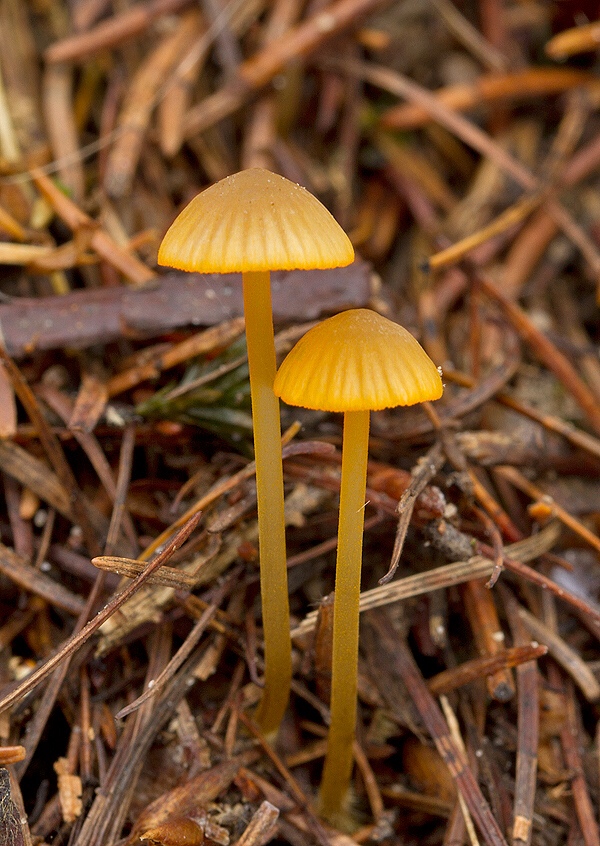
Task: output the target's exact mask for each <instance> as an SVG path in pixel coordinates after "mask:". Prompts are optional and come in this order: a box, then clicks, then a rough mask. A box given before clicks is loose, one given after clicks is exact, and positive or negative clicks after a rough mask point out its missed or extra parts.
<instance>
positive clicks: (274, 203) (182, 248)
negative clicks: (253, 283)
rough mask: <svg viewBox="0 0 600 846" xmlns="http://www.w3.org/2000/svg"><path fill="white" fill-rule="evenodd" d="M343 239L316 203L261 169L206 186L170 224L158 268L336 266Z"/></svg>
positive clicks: (343, 260) (346, 257)
mask: <svg viewBox="0 0 600 846" xmlns="http://www.w3.org/2000/svg"><path fill="white" fill-rule="evenodd" d="M353 259H354V249H353V247H352V244H351V243H350V239H349V238H348V236H347V235H346V233H345V232H344V230H343V229H342V228H341V227H340V225H339V224H338V223H337V221H336V220H335V219H334V218H333V217H332V215H331V214H330V213H329V212H328V211H327V209H326V208H325V206H323V205H322V204H321V203H320V202H319V200H317V198H316V197H313V195H312V194H311V193H310V192H309V191H307V190H306V188H302V187H301V186H300V185H296V184H295V183H293V182H290V181H289V180H288V179H285V178H284V177H283V176H279V175H278V174H275V173H270V172H269V171H268V170H263V169H262V168H250V169H249V170H242V171H240V172H239V173H234V174H233V176H227V177H225V179H221V181H220V182H217V183H216V184H215V185H211V187H210V188H207V189H206V190H205V191H203V192H202V193H201V194H198V196H197V197H194V199H193V200H192V201H191V203H189V204H188V205H187V206H186V207H185V208H184V209H183V211H182V212H181V213H180V214H179V216H178V217H177V218H176V219H175V221H174V222H173V223H172V225H171V227H170V229H169V230H168V231H167V234H166V235H165V237H164V239H163V242H162V244H161V245H160V249H159V251H158V263H159V264H165V265H169V266H170V267H176V268H179V269H180V270H193V271H197V272H200V273H236V272H245V271H265V270H294V269H298V268H299V269H304V270H309V269H315V268H327V267H343V266H345V265H347V264H350V263H351V262H352V261H353Z"/></svg>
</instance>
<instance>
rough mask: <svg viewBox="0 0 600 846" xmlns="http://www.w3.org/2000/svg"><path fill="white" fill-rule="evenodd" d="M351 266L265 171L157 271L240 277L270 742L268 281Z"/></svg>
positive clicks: (286, 639) (173, 243)
mask: <svg viewBox="0 0 600 846" xmlns="http://www.w3.org/2000/svg"><path fill="white" fill-rule="evenodd" d="M353 258H354V250H353V248H352V244H351V243H350V240H349V239H348V237H347V235H346V234H345V233H344V231H343V230H342V229H341V227H340V226H339V225H338V223H337V222H336V221H335V219H334V218H333V217H332V216H331V214H330V213H329V212H328V211H327V209H326V208H325V207H324V206H323V205H322V204H321V203H320V202H319V201H318V200H317V199H316V198H315V197H313V196H312V194H310V193H309V192H308V191H307V190H306V189H304V188H302V187H301V186H299V185H296V184H294V183H293V182H290V181H289V180H287V179H284V177H282V176H278V175H277V174H274V173H270V172H269V171H267V170H262V169H260V168H252V169H249V170H243V171H241V172H240V173H236V174H234V175H233V176H228V177H226V178H225V179H222V180H221V181H220V182H217V183H216V184H215V185H212V186H211V187H210V188H207V189H206V190H205V191H203V192H202V193H201V194H199V195H198V196H197V197H195V198H194V199H193V200H192V201H191V202H190V203H189V205H187V206H186V207H185V208H184V209H183V211H182V212H181V213H180V214H179V216H178V217H177V218H176V220H175V221H174V223H173V224H172V225H171V227H170V229H169V230H168V231H167V234H166V235H165V237H164V239H163V242H162V244H161V246H160V250H159V253H158V262H159V264H164V265H169V266H171V267H176V268H179V269H181V270H191V271H198V272H200V273H235V272H241V273H242V280H243V290H244V313H245V318H246V342H247V346H248V366H249V370H250V392H251V398H252V417H253V426H254V452H255V460H256V493H257V501H258V535H259V553H260V582H261V600H262V617H263V632H264V643H265V674H264V681H265V687H264V691H263V695H262V699H261V702H260V704H259V707H258V710H257V712H256V715H255V716H256V720H257V722H258V724H259V726H260V727H261V729H262V731H263V732H264V733H265V735H267V736H273V735H274V734H275V732H276V731H277V729H278V728H279V724H280V722H281V718H282V716H283V713H284V711H285V708H286V705H287V701H288V698H289V688H290V681H291V675H292V666H291V643H290V622H289V603H288V588H287V570H286V553H285V525H284V512H283V472H282V467H281V425H280V419H279V402H278V400H277V398H276V397H275V394H274V393H273V381H274V379H275V372H276V361H275V345H274V340H273V316H272V309H271V285H270V271H271V270H293V269H296V268H300V269H314V268H328V267H342V266H344V265H347V264H350V263H351V262H352V260H353Z"/></svg>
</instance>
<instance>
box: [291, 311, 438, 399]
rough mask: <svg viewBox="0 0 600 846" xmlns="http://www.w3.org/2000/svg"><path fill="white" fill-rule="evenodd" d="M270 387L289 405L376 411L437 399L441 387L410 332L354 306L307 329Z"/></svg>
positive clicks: (373, 313) (435, 371) (433, 369)
mask: <svg viewBox="0 0 600 846" xmlns="http://www.w3.org/2000/svg"><path fill="white" fill-rule="evenodd" d="M274 390H275V394H276V395H277V396H278V397H280V398H281V399H282V400H283V401H284V402H286V403H288V404H289V405H299V406H303V407H304V408H313V409H319V410H321V411H364V410H367V409H370V410H373V411H376V410H378V409H382V408H393V407H394V406H397V405H414V404H415V403H418V402H423V401H424V400H436V399H439V398H440V397H441V395H442V391H443V386H442V379H441V376H440V373H439V371H438V369H437V368H436V366H435V364H434V363H433V361H432V360H431V359H430V358H429V356H428V355H427V353H426V352H425V350H424V349H423V347H422V346H421V345H420V344H419V342H418V341H417V340H415V338H414V337H413V336H412V335H411V334H410V332H408V331H407V330H406V329H404V327H403V326H400V325H399V324H397V323H393V322H392V321H391V320H388V319H387V318H385V317H382V316H381V315H379V314H377V312H374V311H370V310H369V309H364V308H358V309H351V310H350V311H344V312H342V313H341V314H336V315H335V317H330V318H329V319H328V320H324V321H323V323H319V324H318V326H314V327H313V328H312V329H309V331H308V332H307V333H306V335H304V336H303V337H302V338H300V340H299V341H298V343H297V344H296V346H295V347H294V348H293V349H292V350H291V352H290V353H289V354H288V356H287V357H286V359H285V360H284V361H283V363H282V365H281V367H280V368H279V371H278V373H277V377H276V379H275V385H274Z"/></svg>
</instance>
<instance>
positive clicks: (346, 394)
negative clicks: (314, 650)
mask: <svg viewBox="0 0 600 846" xmlns="http://www.w3.org/2000/svg"><path fill="white" fill-rule="evenodd" d="M274 389H275V393H276V394H277V396H279V397H280V398H281V399H282V400H283V401H284V402H286V403H288V404H290V405H300V406H304V407H305V408H314V409H319V410H321V411H343V412H344V436H343V448H342V476H341V487H340V512H339V530H338V551H337V564H336V576H335V598H334V610H333V649H332V679H331V722H330V726H329V736H328V741H327V754H326V757H325V767H324V770H323V778H322V781H321V790H320V798H319V802H320V813H321V814H322V816H323V817H325V818H326V819H328V820H329V821H330V822H332V823H334V824H338V825H343V823H344V820H345V811H344V800H345V798H346V795H347V792H348V786H349V784H350V777H351V774H352V758H353V756H352V744H353V741H354V733H355V728H356V693H357V678H358V626H359V607H358V605H359V594H360V572H361V565H362V534H363V524H364V504H365V489H366V477H367V453H368V444H369V423H370V411H371V410H377V409H383V408H391V407H393V406H397V405H413V404H415V403H418V402H423V401H424V400H435V399H438V398H439V397H440V396H441V395H442V390H443V389H442V380H441V377H440V374H439V372H438V370H437V368H436V367H435V365H434V363H433V362H432V361H431V359H430V358H429V356H428V355H427V353H426V352H425V351H424V350H423V348H422V347H421V346H420V344H419V343H418V342H417V341H416V340H415V339H414V337H413V336H412V335H411V334H410V332H408V331H407V330H406V329H404V328H403V327H402V326H399V325H398V324H397V323H393V322H392V321H391V320H387V319H386V318H385V317H381V315H379V314H377V313H376V312H374V311H370V310H369V309H352V310H350V311H345V312H342V313H341V314H338V315H336V316H335V317H331V318H329V319H328V320H325V321H324V322H323V323H320V324H318V325H317V326H315V327H314V328H312V329H310V330H309V331H308V332H307V333H306V335H304V336H303V337H302V338H301V339H300V340H299V341H298V343H297V344H296V346H295V347H294V348H293V349H292V350H291V352H290V353H289V354H288V356H287V357H286V358H285V360H284V361H283V363H282V365H281V367H280V368H279V372H278V374H277V377H276V379H275V385H274Z"/></svg>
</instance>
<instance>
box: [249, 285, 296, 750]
mask: <svg viewBox="0 0 600 846" xmlns="http://www.w3.org/2000/svg"><path fill="white" fill-rule="evenodd" d="M243 284H244V312H245V316H246V343H247V345H248V366H249V370H250V393H251V395H252V418H253V426H254V455H255V459H256V496H257V502H258V544H259V552H260V589H261V600H262V617H263V632H264V640H265V688H264V691H263V696H262V699H261V701H260V704H259V706H258V710H257V712H256V715H255V719H256V722H257V723H258V725H259V726H260V728H261V730H262V731H263V733H264V734H265V735H266V736H269V735H273V734H275V733H276V732H277V729H278V728H279V724H280V722H281V719H282V717H283V713H284V711H285V709H286V707H287V702H288V698H289V691H290V681H291V678H292V650H291V639H290V612H289V601H288V586H287V567H286V550H285V521H284V515H283V469H282V464H281V423H280V419H279V400H278V399H277V397H276V396H275V394H274V393H273V382H274V381H275V371H276V361H275V342H274V339H273V317H272V310H271V282H270V274H269V272H268V271H265V272H252V273H244V274H243Z"/></svg>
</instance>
